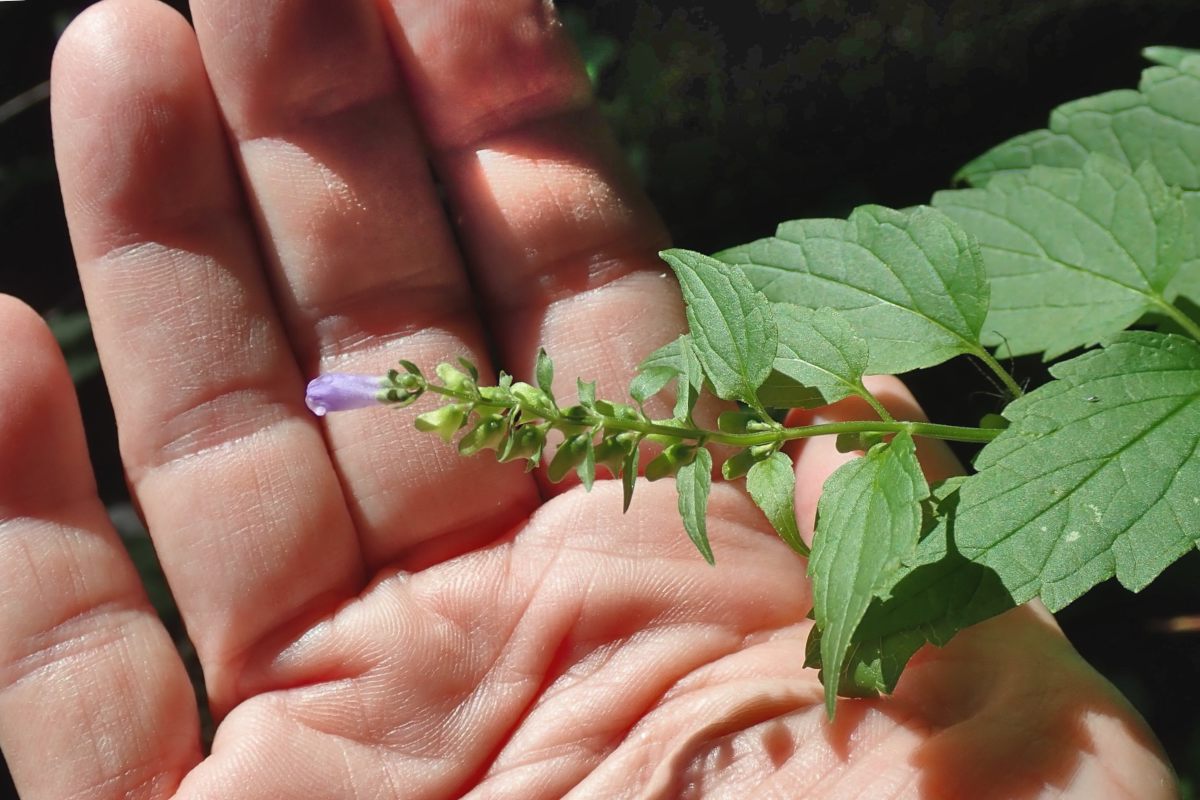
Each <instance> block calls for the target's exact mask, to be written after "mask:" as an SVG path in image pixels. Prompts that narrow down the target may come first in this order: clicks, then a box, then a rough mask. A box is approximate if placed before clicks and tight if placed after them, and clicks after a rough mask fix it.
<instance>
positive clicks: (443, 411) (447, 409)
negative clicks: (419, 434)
mask: <svg viewBox="0 0 1200 800" xmlns="http://www.w3.org/2000/svg"><path fill="white" fill-rule="evenodd" d="M468 411H470V406H468V405H466V404H465V403H452V404H450V405H448V406H442V407H441V408H437V409H434V410H433V411H426V412H425V413H424V414H420V415H418V416H417V419H416V423H415V424H416V426H417V430H419V431H424V432H425V433H436V434H437V435H438V436H440V437H441V438H442V441H443V442H449V441H450V440H451V439H453V438H454V434H456V433H458V431H459V429H460V428H462V426H463V423H464V422H466V421H467V413H468Z"/></svg>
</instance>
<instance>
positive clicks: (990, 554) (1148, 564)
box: [955, 331, 1200, 611]
mask: <svg viewBox="0 0 1200 800" xmlns="http://www.w3.org/2000/svg"><path fill="white" fill-rule="evenodd" d="M1050 372H1051V374H1052V375H1053V376H1054V377H1055V378H1057V380H1054V381H1051V382H1050V383H1048V384H1046V385H1045V386H1042V387H1041V388H1039V389H1037V390H1036V391H1034V392H1031V393H1030V394H1028V395H1026V396H1024V397H1022V398H1021V399H1019V400H1016V401H1014V402H1013V403H1011V404H1010V405H1009V406H1008V408H1006V409H1005V411H1004V415H1005V416H1006V417H1007V418H1008V419H1010V420H1011V421H1012V424H1011V426H1010V427H1009V428H1008V429H1007V430H1005V431H1004V432H1003V433H1001V434H1000V436H998V437H997V438H996V439H995V440H993V441H992V442H990V443H989V444H988V445H987V446H986V447H985V448H984V449H983V450H982V451H981V452H980V454H979V456H978V457H977V459H976V464H975V466H976V467H977V469H978V470H979V473H978V474H977V475H974V476H972V477H971V478H969V479H968V480H967V481H965V482H964V483H963V485H962V488H961V489H960V490H959V492H960V495H961V501H960V502H959V506H958V512H957V527H956V531H955V543H956V546H957V548H958V550H959V551H960V552H961V553H962V554H963V556H965V557H966V558H968V559H970V560H971V561H973V562H975V563H977V564H980V565H982V566H985V567H988V568H990V569H992V570H994V571H995V572H996V574H997V575H999V577H1000V579H1001V580H1002V581H1003V583H1004V586H1005V587H1006V588H1007V589H1008V590H1009V592H1011V594H1012V597H1013V599H1014V601H1015V602H1017V603H1023V602H1025V601H1026V600H1029V599H1030V598H1032V597H1034V596H1040V597H1041V598H1042V601H1043V602H1044V603H1045V604H1046V606H1047V607H1049V608H1050V610H1051V611H1057V610H1058V609H1060V608H1062V607H1063V606H1065V605H1067V604H1068V603H1070V602H1071V601H1072V600H1074V599H1075V598H1077V597H1079V596H1080V595H1081V594H1083V593H1084V592H1086V591H1087V590H1088V589H1090V588H1091V587H1093V586H1095V585H1096V584H1097V583H1099V582H1100V581H1103V580H1106V579H1107V578H1109V577H1112V576H1113V575H1115V576H1116V578H1117V580H1118V581H1120V582H1121V584H1122V585H1123V586H1125V587H1126V588H1128V589H1130V590H1132V591H1138V590H1140V589H1142V588H1143V587H1145V586H1146V585H1147V584H1148V583H1150V581H1151V580H1153V579H1154V578H1155V576H1157V575H1158V574H1159V573H1160V572H1162V570H1163V569H1165V568H1166V567H1167V566H1168V565H1170V564H1171V563H1172V562H1173V561H1175V560H1176V559H1177V558H1179V557H1180V556H1182V555H1183V554H1184V553H1186V552H1188V551H1189V550H1190V549H1191V548H1193V547H1195V546H1196V545H1197V544H1198V543H1200V489H1198V488H1197V487H1200V458H1197V457H1196V452H1197V450H1198V449H1200V344H1197V343H1196V342H1195V341H1193V340H1191V339H1188V338H1184V337H1180V336H1174V335H1164V334H1159V333H1152V332H1146V331H1137V332H1126V333H1122V334H1120V335H1119V336H1117V337H1116V338H1115V339H1114V340H1113V341H1112V342H1111V343H1110V344H1109V345H1108V346H1106V347H1104V348H1103V349H1100V350H1094V351H1091V352H1088V353H1085V354H1084V355H1082V356H1079V357H1078V358H1074V359H1072V360H1070V361H1066V362H1063V363H1061V364H1057V365H1055V366H1054V367H1052V368H1051V370H1050Z"/></svg>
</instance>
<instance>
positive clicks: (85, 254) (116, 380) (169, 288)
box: [52, 0, 362, 708]
mask: <svg viewBox="0 0 1200 800" xmlns="http://www.w3.org/2000/svg"><path fill="white" fill-rule="evenodd" d="M52 86H53V89H52V97H53V105H52V112H53V118H54V128H55V134H56V140H55V145H56V155H57V159H58V166H59V172H60V175H61V177H62V187H63V197H64V201H65V204H66V209H67V216H68V222H69V224H70V230H71V237H72V242H73V244H74V247H75V252H76V256H77V258H78V261H79V267H80V277H81V279H82V282H83V286H84V290H85V293H86V295H87V300H88V307H89V309H90V312H91V314H92V320H93V323H94V326H95V332H96V341H97V345H98V347H99V350H100V355H101V358H102V361H103V364H104V369H105V372H106V374H107V377H108V383H109V386H110V388H111V390H112V394H113V405H114V408H115V410H116V415H117V422H118V426H119V428H120V434H121V451H122V456H123V458H124V461H125V465H126V468H127V471H128V475H129V479H130V481H131V484H132V486H133V488H134V491H135V492H136V494H137V498H138V501H139V503H140V504H141V508H142V511H143V513H144V514H145V516H146V521H147V523H148V527H149V528H150V531H151V534H152V535H153V537H154V543H155V547H156V548H157V550H158V553H159V556H160V558H161V560H162V563H163V567H164V571H165V572H166V574H167V577H168V579H169V581H170V583H171V587H172V590H173V591H174V593H175V596H176V599H177V600H178V603H179V607H180V610H181V611H182V613H183V616H184V619H185V621H186V623H187V626H188V630H189V633H190V634H191V636H192V639H193V641H194V642H195V645H196V649H197V651H198V653H199V655H200V657H201V660H202V662H203V665H204V671H205V675H206V679H207V680H208V682H209V691H210V697H211V698H212V699H213V701H214V703H215V704H216V705H217V706H218V708H219V707H222V706H225V705H228V704H229V703H231V702H233V701H234V698H235V697H236V696H237V695H238V693H239V691H238V683H239V681H240V680H241V676H240V665H241V664H242V663H243V662H244V661H245V660H246V658H247V657H248V656H249V655H250V654H249V652H248V651H249V650H251V649H252V648H253V647H254V646H255V645H256V644H257V643H259V642H261V641H262V640H263V639H264V637H267V635H268V634H271V633H273V632H276V631H278V630H280V629H286V628H287V626H288V624H289V623H291V622H292V621H293V620H296V619H298V618H301V619H302V618H304V617H306V616H307V615H311V614H318V613H322V612H323V611H325V610H327V609H328V608H329V607H331V606H333V605H336V604H337V603H339V602H340V601H341V600H343V599H344V598H345V597H346V596H349V595H351V594H353V593H354V592H356V591H357V590H358V589H359V588H361V585H362V583H361V581H362V577H361V575H362V563H361V559H360V555H359V551H358V546H357V541H356V538H355V534H354V530H353V527H352V524H351V521H350V519H349V516H348V514H347V513H346V510H345V506H344V504H343V502H342V498H341V490H340V487H339V485H338V482H337V478H336V475H335V473H334V472H333V470H332V468H331V465H330V463H329V458H328V455H327V452H326V449H325V443H324V441H323V440H322V437H321V434H320V431H319V429H318V427H317V426H316V425H315V424H313V419H312V416H311V415H310V414H309V412H308V411H307V409H305V407H304V404H303V392H304V388H303V386H304V384H303V381H302V379H301V376H300V374H299V372H298V370H297V369H296V366H295V362H294V360H293V357H292V354H291V351H290V348H289V345H288V342H287V339H286V338H285V336H284V335H283V331H282V329H281V327H280V325H279V322H278V320H277V318H276V315H275V312H274V311H273V308H272V305H271V301H270V298H269V295H268V291H267V288H266V285H265V283H264V281H263V279H262V276H261V273H260V267H259V264H258V261H257V255H256V244H255V241H254V238H253V235H252V232H251V231H250V229H249V227H248V225H247V224H246V221H245V217H244V209H243V205H242V202H241V199H240V195H239V190H238V188H237V183H236V178H235V174H234V172H233V170H232V167H231V164H230V160H229V156H228V152H227V150H226V146H225V142H224V134H223V132H222V129H221V127H220V123H219V120H218V117H217V113H216V108H215V107H214V105H213V103H212V101H211V95H210V93H209V88H208V84H207V81H206V79H205V77H204V72H203V68H202V65H201V62H200V56H199V51H198V49H197V46H196V41H195V37H194V35H193V33H192V31H191V29H190V28H189V27H188V26H187V23H186V22H185V21H184V20H183V19H182V18H181V17H180V16H179V15H178V14H177V13H176V12H174V11H172V10H170V9H169V8H167V7H166V6H164V5H161V4H159V3H155V2H149V0H108V1H107V2H102V3H99V4H97V5H95V6H92V7H91V8H90V9H88V11H87V12H85V13H84V14H83V15H82V16H81V17H79V18H78V20H77V21H76V22H75V23H74V24H73V25H72V26H71V28H70V29H69V30H68V31H67V32H66V33H65V34H64V36H63V39H62V41H61V43H60V45H59V48H58V51H57V53H56V56H55V61H54V67H53V76H52Z"/></svg>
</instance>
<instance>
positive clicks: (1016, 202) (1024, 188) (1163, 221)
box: [933, 156, 1191, 359]
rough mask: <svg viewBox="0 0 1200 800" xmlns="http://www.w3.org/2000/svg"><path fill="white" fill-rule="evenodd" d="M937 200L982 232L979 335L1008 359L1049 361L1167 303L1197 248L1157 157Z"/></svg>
mask: <svg viewBox="0 0 1200 800" xmlns="http://www.w3.org/2000/svg"><path fill="white" fill-rule="evenodd" d="M933 202H934V205H936V206H937V207H938V208H940V209H941V210H943V211H945V212H946V213H947V214H949V215H950V216H952V217H954V219H956V220H958V222H959V223H960V224H962V226H963V227H964V228H966V229H967V230H968V231H969V232H970V233H972V234H973V235H974V236H975V237H976V238H977V239H978V240H979V244H980V247H981V249H982V251H983V258H984V264H985V266H986V268H987V272H988V277H989V278H990V280H991V285H992V303H991V310H990V312H989V314H988V319H987V324H986V326H985V327H984V342H985V343H987V344H993V345H1000V344H1003V345H1004V351H1005V352H1010V351H1011V353H1012V354H1013V355H1024V354H1027V353H1038V352H1043V351H1044V352H1045V354H1046V358H1047V359H1050V358H1054V357H1055V356H1058V355H1061V354H1062V353H1064V352H1066V351H1068V350H1071V349H1073V348H1075V347H1080V346H1084V345H1091V344H1095V343H1096V342H1098V341H1099V340H1100V339H1102V338H1104V337H1105V336H1108V335H1111V334H1113V333H1115V332H1117V331H1120V330H1122V329H1123V328H1126V327H1128V326H1129V325H1131V324H1132V323H1133V322H1135V321H1137V319H1138V318H1139V317H1141V316H1142V314H1144V313H1145V312H1147V311H1163V310H1168V306H1169V303H1168V302H1167V300H1168V294H1167V291H1168V285H1169V284H1170V283H1171V281H1172V280H1173V279H1174V277H1175V275H1176V274H1177V273H1178V271H1179V268H1180V265H1181V264H1182V263H1183V260H1184V259H1185V258H1186V257H1187V253H1188V248H1189V247H1190V240H1191V235H1190V229H1189V226H1188V219H1189V217H1188V214H1187V213H1186V210H1185V207H1184V204H1183V202H1182V200H1181V198H1180V194H1179V192H1178V190H1172V189H1168V188H1167V186H1166V185H1165V184H1164V183H1163V181H1162V178H1161V177H1160V176H1159V175H1158V173H1157V172H1156V171H1155V169H1154V167H1153V166H1151V165H1150V164H1143V165H1142V166H1141V167H1139V168H1138V169H1137V171H1136V172H1130V171H1129V169H1128V168H1127V167H1125V166H1124V165H1123V164H1121V163H1119V162H1117V161H1113V160H1112V159H1110V158H1106V157H1104V156H1093V157H1091V158H1089V159H1088V160H1087V161H1086V162H1085V163H1084V165H1083V168H1082V169H1081V170H1078V169H1050V168H1046V167H1034V168H1033V169H1031V170H1029V171H1027V172H1022V173H1016V174H1010V175H1001V176H998V177H996V178H994V179H993V180H992V181H990V182H989V183H988V185H987V187H986V188H984V189H965V190H960V191H948V192H938V193H937V194H936V195H934V198H933Z"/></svg>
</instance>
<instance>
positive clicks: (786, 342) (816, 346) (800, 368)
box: [771, 303, 870, 407]
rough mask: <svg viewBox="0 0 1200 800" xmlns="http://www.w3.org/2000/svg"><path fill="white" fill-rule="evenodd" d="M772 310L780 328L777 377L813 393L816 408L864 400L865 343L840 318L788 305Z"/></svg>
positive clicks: (825, 310)
mask: <svg viewBox="0 0 1200 800" xmlns="http://www.w3.org/2000/svg"><path fill="white" fill-rule="evenodd" d="M771 310H772V311H773V312H774V314H775V322H776V324H778V326H779V350H778V352H777V354H776V356H775V371H776V372H779V373H782V374H783V375H785V376H787V377H789V378H792V379H794V380H795V381H796V382H797V383H800V384H803V385H805V386H810V387H812V388H813V389H815V390H817V392H818V393H819V395H820V403H819V404H820V405H827V404H829V403H836V402H837V401H838V400H841V399H843V398H846V397H850V396H851V395H858V396H860V397H865V396H867V394H868V392H867V390H866V388H865V387H864V386H863V384H862V377H863V374H864V373H865V372H866V370H867V364H868V363H869V360H870V357H869V353H868V351H867V343H866V341H865V340H864V339H862V338H861V337H860V336H858V335H857V334H856V333H855V332H854V330H853V329H852V328H851V327H850V323H848V322H847V321H846V319H845V317H844V316H843V315H842V314H840V313H839V312H837V311H834V310H833V309H829V308H822V309H817V310H813V309H810V308H804V307H803V306H798V305H794V304H792V303H775V304H774V305H773V306H772V308H771ZM792 407H794V406H792Z"/></svg>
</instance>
